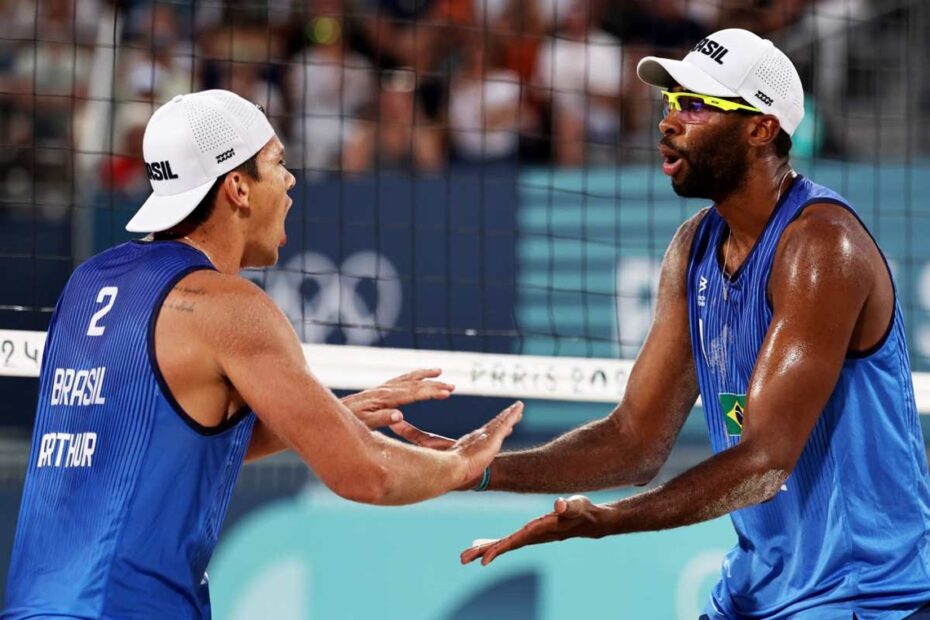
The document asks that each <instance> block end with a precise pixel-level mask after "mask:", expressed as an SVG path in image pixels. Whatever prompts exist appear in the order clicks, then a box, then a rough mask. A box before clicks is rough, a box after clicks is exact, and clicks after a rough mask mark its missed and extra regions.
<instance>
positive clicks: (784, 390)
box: [394, 111, 894, 564]
mask: <svg viewBox="0 0 930 620" xmlns="http://www.w3.org/2000/svg"><path fill="white" fill-rule="evenodd" d="M677 116H678V115H677V113H676V112H674V111H673V112H671V113H669V115H668V116H667V117H666V118H665V119H663V120H662V122H661V123H660V125H659V128H660V131H661V133H662V147H661V151H662V154H663V155H664V156H665V157H666V158H667V161H670V159H668V158H672V159H680V160H681V162H680V164H679V165H675V166H670V171H671V172H672V182H673V185H674V186H675V187H676V188H679V187H683V188H688V187H694V186H695V185H696V183H695V181H694V179H690V182H689V179H688V175H689V174H692V173H693V170H694V168H695V166H698V165H699V164H700V162H701V161H717V162H719V161H726V158H722V159H721V158H720V157H717V155H719V154H712V155H707V154H705V153H703V152H702V150H703V149H708V148H717V149H721V148H725V147H726V145H727V144H730V143H731V142H727V141H722V140H720V137H721V136H730V137H731V139H732V136H736V139H738V140H739V141H741V143H740V144H739V145H737V150H739V151H742V148H743V147H745V154H744V153H742V152H740V153H739V155H740V156H741V157H742V156H745V157H746V158H747V163H746V174H745V175H743V180H742V182H741V183H739V184H737V186H735V187H733V186H730V187H716V188H715V191H713V192H711V193H710V195H708V196H707V197H709V198H711V199H712V200H714V207H713V208H716V209H717V210H718V212H719V213H720V215H721V216H722V217H723V218H724V219H725V220H726V222H727V224H728V225H729V227H730V229H731V231H732V238H731V240H730V244H729V245H730V247H729V250H728V251H725V249H724V248H720V258H721V261H722V262H723V260H724V259H725V262H726V270H727V272H728V273H730V274H732V273H734V272H735V271H736V270H737V269H738V268H739V266H740V265H741V264H742V263H743V261H744V260H745V259H746V257H747V255H748V254H749V252H750V250H751V249H752V247H753V244H754V243H755V241H756V239H757V238H758V237H759V236H760V234H761V233H762V231H763V229H764V227H765V224H766V222H767V221H768V219H769V216H770V215H771V213H772V210H773V208H774V206H775V204H776V202H777V198H778V196H779V194H780V193H781V191H782V190H783V187H781V185H782V183H783V184H784V186H785V187H786V186H787V185H788V184H789V183H790V182H791V180H792V174H791V173H790V167H789V166H788V162H787V158H780V157H778V156H777V155H776V154H775V152H774V149H773V148H772V143H773V141H774V140H775V137H776V135H777V133H778V131H779V124H778V120H777V119H776V118H774V117H772V116H768V115H753V116H746V115H739V114H733V113H722V112H721V113H717V114H714V115H712V116H711V117H710V118H709V120H708V121H707V122H706V123H702V124H685V123H682V122H680V121H679V119H678V117H677ZM699 154H700V156H699ZM704 213H705V212H703V211H702V212H701V213H698V214H697V215H695V216H694V217H692V218H691V219H689V220H688V221H686V222H685V223H684V224H683V225H682V226H681V227H680V228H679V230H678V232H677V234H676V235H675V237H674V239H673V240H672V242H671V244H670V245H669V248H668V250H667V252H666V254H665V258H664V260H663V264H662V272H661V277H660V281H659V292H658V301H657V306H656V312H655V317H654V319H653V324H652V327H651V329H650V331H649V335H648V337H647V338H646V342H645V344H644V345H643V348H642V350H641V352H640V354H639V356H638V357H637V359H636V362H635V364H634V366H633V370H632V372H631V376H630V381H629V384H628V386H627V390H626V392H625V393H624V395H623V399H622V400H621V402H620V404H619V405H618V406H617V407H616V408H615V409H614V411H613V412H612V413H611V414H610V415H609V416H608V417H607V418H604V419H602V420H599V421H595V422H592V423H590V424H588V425H585V426H583V427H581V428H578V429H576V430H573V431H571V432H569V433H567V434H565V435H563V436H561V437H559V438H557V439H555V440H553V441H552V442H550V443H548V444H545V445H543V446H541V447H539V448H536V449H533V450H527V451H523V452H513V453H506V454H501V455H500V456H498V457H497V458H496V459H495V460H494V463H493V465H492V474H491V483H490V488H491V489H495V490H502V491H518V492H568V493H571V492H578V491H585V490H596V489H602V488H607V487H614V486H622V485H630V484H634V485H635V484H640V485H641V484H645V483H647V482H649V481H650V480H651V479H652V478H653V477H654V476H655V475H656V473H657V472H658V470H659V468H660V467H661V466H662V464H663V463H664V462H665V461H666V459H667V458H668V455H669V452H670V451H671V447H672V444H673V443H674V441H675V439H676V438H677V436H678V433H679V431H680V430H681V427H682V424H683V423H684V420H685V418H686V417H687V415H688V412H689V411H690V410H691V408H692V407H693V405H694V403H695V400H696V398H697V395H698V387H697V377H696V374H695V366H694V360H693V353H692V351H691V344H690V336H689V326H688V311H687V289H686V274H687V265H688V253H689V250H690V248H691V242H692V239H693V236H694V233H695V229H696V228H697V224H698V223H699V222H700V220H701V218H703V216H704ZM768 296H769V298H770V301H771V302H772V307H773V317H772V321H771V324H770V326H769V329H768V332H767V334H766V337H765V340H764V342H763V345H762V348H761V350H760V351H759V354H758V357H757V361H756V365H755V367H754V370H753V374H752V377H751V379H750V385H749V389H748V393H747V402H746V409H747V410H748V411H752V416H747V417H746V422H745V425H744V427H743V433H742V439H741V441H740V443H739V444H737V445H736V446H735V447H733V448H731V449H729V450H726V451H724V452H721V453H719V454H717V455H715V456H713V457H712V458H710V459H708V460H706V461H704V462H702V463H700V464H699V465H697V466H696V467H694V468H693V469H691V470H689V471H686V472H685V473H683V474H681V475H680V476H678V477H676V478H674V479H673V480H671V481H669V482H668V483H666V484H664V485H662V486H659V487H657V488H655V489H653V490H650V491H648V492H645V493H641V494H638V495H634V496H631V497H629V498H626V499H623V500H620V501H617V502H613V503H609V504H602V505H594V504H592V503H591V502H590V501H589V500H588V499H587V498H584V497H581V496H576V497H572V498H569V499H568V500H565V499H559V500H558V501H556V503H555V510H554V511H553V512H552V513H550V514H548V515H545V516H543V517H540V518H539V519H537V520H535V521H532V522H530V523H529V524H527V525H526V526H524V528H523V529H521V530H519V531H517V532H516V533H514V534H512V535H511V536H508V537H507V538H504V539H501V540H499V541H494V542H489V543H484V544H478V545H476V546H474V547H472V548H470V549H467V550H466V551H465V552H464V553H463V554H462V561H463V562H464V563H467V562H471V561H473V560H475V559H479V558H480V559H481V560H482V563H484V564H487V563H489V562H490V561H491V560H493V559H494V558H495V557H496V556H497V555H500V554H501V553H505V552H507V551H511V550H514V549H517V548H519V547H522V546H525V545H528V544H538V543H542V542H549V541H555V540H564V539H566V538H572V537H589V538H599V537H601V536H606V535H609V534H622V533H627V532H637V531H650V530H661V529H668V528H674V527H679V526H683V525H689V524H692V523H697V522H700V521H706V520H709V519H713V518H716V517H719V516H721V515H724V514H726V513H729V512H732V511H734V510H738V509H740V508H744V507H746V506H750V505H753V504H757V503H760V502H764V501H767V500H768V499H771V498H772V497H773V496H774V495H775V494H776V493H777V492H778V490H779V488H780V487H781V485H782V483H783V482H784V481H785V479H786V478H787V477H788V475H789V474H790V473H791V471H792V469H793V468H794V466H795V463H796V462H797V459H798V458H799V456H800V454H801V452H802V450H803V448H804V446H805V444H806V443H807V439H808V436H809V434H810V431H811V429H812V428H813V426H814V424H815V423H816V421H817V419H818V416H819V415H820V412H821V411H822V410H823V407H824V406H825V404H826V403H827V400H828V399H829V397H830V394H831V393H832V392H833V389H834V386H835V385H836V382H837V379H838V378H839V375H840V371H841V369H842V365H843V361H844V358H845V356H846V355H847V354H848V353H850V352H856V351H863V350H866V349H868V348H869V347H870V346H872V345H874V344H876V343H877V342H879V341H880V340H881V338H882V336H883V335H884V333H885V331H886V329H887V327H888V325H889V322H890V321H891V319H892V316H893V310H894V295H893V288H892V284H891V279H890V274H889V273H888V270H887V267H886V266H885V263H884V261H883V259H882V257H881V254H880V253H879V251H878V248H877V247H876V245H875V243H874V242H873V241H872V239H871V237H870V236H869V235H868V233H867V232H866V231H865V229H864V228H863V227H862V226H861V225H860V224H859V222H858V220H856V218H855V216H853V215H852V214H851V213H849V212H848V211H846V210H845V209H843V208H841V207H838V206H836V205H832V204H815V205H812V206H810V207H808V208H807V209H805V210H804V212H803V213H802V215H801V216H800V217H799V218H798V219H797V220H796V221H794V222H793V223H792V224H791V225H789V226H788V227H787V228H786V230H785V231H784V233H783V235H782V237H781V239H780V241H779V245H778V248H777V251H776V254H775V260H774V264H773V267H772V272H771V276H770V280H769V289H768ZM825 299H829V300H831V303H829V304H827V303H823V300H825ZM394 428H396V429H397V430H398V431H399V432H401V433H402V435H403V436H404V437H406V438H407V439H408V440H411V441H414V442H417V443H421V445H429V446H432V447H442V446H443V445H446V444H440V443H438V439H439V438H436V437H435V436H429V435H428V434H425V433H422V431H418V430H417V429H414V428H413V427H412V426H410V425H409V424H408V423H406V422H401V423H399V424H397V425H395V427H394Z"/></svg>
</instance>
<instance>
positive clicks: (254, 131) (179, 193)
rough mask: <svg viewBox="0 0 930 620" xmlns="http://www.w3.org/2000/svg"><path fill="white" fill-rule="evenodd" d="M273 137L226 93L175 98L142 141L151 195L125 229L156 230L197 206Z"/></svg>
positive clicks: (251, 108) (259, 116)
mask: <svg viewBox="0 0 930 620" xmlns="http://www.w3.org/2000/svg"><path fill="white" fill-rule="evenodd" d="M272 136H274V129H272V127H271V123H269V122H268V119H267V118H266V117H265V115H264V113H263V112H262V110H261V108H259V107H258V106H257V105H255V104H253V103H250V102H249V101H246V100H245V99H243V98H242V97H240V96H239V95H237V94H235V93H232V92H229V91H228V90H205V91H202V92H198V93H191V94H189V95H178V96H177V97H175V98H174V99H172V100H171V101H169V102H168V103H166V104H164V105H163V106H161V107H160V108H158V109H157V110H155V113H154V114H152V118H150V119H149V122H148V125H146V127H145V137H144V138H143V139H142V154H143V158H144V159H145V170H146V172H147V173H148V176H149V181H150V182H151V184H152V195H151V196H149V198H148V200H146V201H145V203H143V205H142V206H141V207H140V208H139V210H138V211H137V212H136V214H135V215H134V216H133V218H132V219H131V220H129V223H128V224H127V225H126V230H128V231H130V232H146V233H150V232H158V231H161V230H166V229H168V228H171V227H172V226H174V225H176V224H178V223H179V222H181V221H182V220H183V219H184V218H185V217H187V216H188V215H190V213H191V212H192V211H193V210H194V209H195V208H197V205H198V204H200V201H201V200H202V199H203V197H204V196H206V194H207V192H208V191H210V187H212V186H213V183H214V182H215V181H216V179H217V178H219V177H220V176H221V175H223V174H225V173H227V172H229V171H230V170H232V169H233V168H235V167H236V166H238V165H240V164H241V163H243V162H244V161H246V160H247V159H249V158H250V157H252V156H253V155H255V154H256V153H257V152H259V151H260V150H262V148H263V147H264V146H265V144H267V143H268V141H269V140H271V138H272Z"/></svg>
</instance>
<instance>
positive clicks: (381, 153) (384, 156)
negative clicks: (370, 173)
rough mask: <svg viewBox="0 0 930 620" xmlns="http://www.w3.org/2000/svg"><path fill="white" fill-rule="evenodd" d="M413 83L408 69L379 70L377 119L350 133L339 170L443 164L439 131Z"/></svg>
mask: <svg viewBox="0 0 930 620" xmlns="http://www.w3.org/2000/svg"><path fill="white" fill-rule="evenodd" d="M416 86H417V75H416V73H415V72H414V71H413V70H412V69H409V68H406V69H395V70H388V71H385V72H383V74H382V77H381V88H380V96H379V105H378V121H377V122H376V123H371V122H368V123H364V124H363V126H362V128H361V131H359V132H358V133H357V134H356V135H355V136H353V139H352V140H351V141H350V142H349V144H348V145H347V148H346V152H345V156H344V157H343V165H342V167H343V170H345V171H346V172H361V171H364V170H373V169H374V170H379V171H383V170H399V171H411V170H420V171H431V170H436V169H438V168H440V167H441V166H442V165H443V164H445V163H446V154H445V149H444V144H443V140H442V134H441V131H440V129H439V127H437V126H436V125H435V124H434V123H432V122H431V121H429V120H428V119H427V117H426V115H425V113H424V112H423V109H422V106H421V105H420V103H419V101H418V99H417V94H416Z"/></svg>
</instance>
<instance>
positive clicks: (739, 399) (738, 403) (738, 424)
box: [717, 392, 746, 437]
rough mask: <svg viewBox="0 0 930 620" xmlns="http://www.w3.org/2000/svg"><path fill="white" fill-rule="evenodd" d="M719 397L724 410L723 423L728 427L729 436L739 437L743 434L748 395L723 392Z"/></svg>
mask: <svg viewBox="0 0 930 620" xmlns="http://www.w3.org/2000/svg"><path fill="white" fill-rule="evenodd" d="M717 397H718V398H719V399H720V408H721V409H722V410H723V422H724V424H726V427H727V435H729V436H730V437H739V436H740V435H742V434H743V416H744V415H745V413H746V395H745V394H730V393H728V392H723V393H721V394H718V395H717Z"/></svg>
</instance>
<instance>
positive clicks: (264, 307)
mask: <svg viewBox="0 0 930 620" xmlns="http://www.w3.org/2000/svg"><path fill="white" fill-rule="evenodd" d="M224 323H225V324H226V325H227V328H226V333H225V337H223V338H222V339H220V341H219V343H218V348H219V352H218V358H219V361H220V365H221V367H222V370H223V373H224V374H225V376H226V377H227V378H228V380H229V381H230V383H232V385H233V387H234V388H235V389H236V391H237V392H238V393H239V394H240V395H241V396H242V398H243V400H245V402H246V403H247V404H248V405H249V407H250V408H251V409H252V410H253V411H254V412H255V414H256V415H257V416H258V417H259V419H260V421H261V422H262V423H263V425H265V426H267V431H268V432H270V434H271V435H273V436H276V437H277V438H279V439H280V441H281V442H282V443H283V444H284V445H285V446H287V447H290V448H292V449H294V450H295V451H296V452H297V453H298V454H299V455H300V456H301V457H302V458H303V460H304V461H306V462H307V463H308V464H309V465H310V466H311V467H312V468H313V469H314V470H315V471H316V472H317V474H318V475H319V476H320V477H321V478H323V479H324V482H326V478H327V474H328V472H331V471H332V470H333V469H334V468H337V469H338V468H342V467H344V466H346V465H351V462H352V461H353V459H359V458H361V457H362V456H363V455H364V454H365V453H366V451H365V450H364V447H365V442H366V440H367V439H369V438H370V437H369V436H370V433H369V431H368V430H367V429H366V428H365V427H364V425H363V424H362V423H361V422H359V421H358V420H357V419H356V418H355V416H353V415H351V413H350V412H349V411H348V410H347V409H345V408H344V406H343V405H342V404H341V403H340V402H339V400H338V399H337V398H336V397H335V396H334V395H333V393H332V392H330V391H329V390H328V389H327V388H326V387H324V386H323V385H322V384H321V383H320V382H319V381H318V380H317V379H316V377H315V376H314V375H313V373H312V372H311V371H310V368H309V367H308V365H307V363H306V360H305V358H304V354H303V349H302V347H301V345H300V341H299V340H298V339H297V336H296V334H295V333H294V331H293V328H292V327H291V325H290V323H289V322H288V321H287V319H286V318H285V317H284V315H283V314H282V313H281V311H280V310H279V309H278V308H277V307H275V306H274V304H273V302H271V300H270V299H267V298H264V294H261V296H258V295H252V296H250V297H249V298H248V299H246V300H239V303H237V304H236V312H235V316H230V317H228V318H227V320H226V321H225V322H224Z"/></svg>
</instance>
